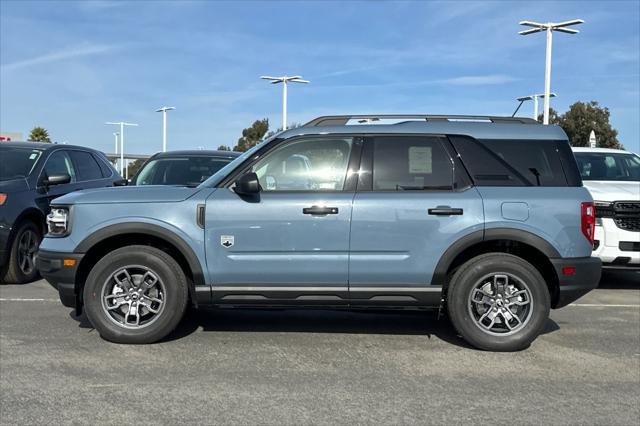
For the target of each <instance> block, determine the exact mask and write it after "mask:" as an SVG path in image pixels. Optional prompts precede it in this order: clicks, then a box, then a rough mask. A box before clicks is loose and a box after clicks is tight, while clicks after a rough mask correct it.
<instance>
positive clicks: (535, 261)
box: [432, 228, 561, 306]
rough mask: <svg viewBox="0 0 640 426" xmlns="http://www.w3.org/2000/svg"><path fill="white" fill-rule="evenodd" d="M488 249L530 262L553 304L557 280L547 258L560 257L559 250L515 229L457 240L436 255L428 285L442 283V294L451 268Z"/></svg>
mask: <svg viewBox="0 0 640 426" xmlns="http://www.w3.org/2000/svg"><path fill="white" fill-rule="evenodd" d="M491 252H497V253H510V254H513V255H516V256H518V257H521V258H522V259H524V260H526V261H528V262H530V263H531V264H532V265H533V266H534V267H535V268H536V269H537V270H538V271H539V272H540V273H541V274H542V276H543V278H544V279H545V281H546V283H547V287H548V289H549V294H550V296H551V302H552V306H555V304H556V303H557V300H558V294H559V280H558V275H557V273H556V271H555V268H554V267H553V264H552V263H551V259H554V258H560V257H561V256H560V253H559V252H558V250H556V248H555V247H553V245H551V243H549V242H548V241H546V240H545V239H543V238H542V237H540V236H538V235H535V234H533V233H531V232H528V231H524V230H519V229H511V228H491V229H485V230H484V231H475V232H472V233H470V234H467V235H465V236H464V237H462V238H460V239H458V240H457V241H456V242H455V243H453V244H452V245H451V246H450V247H449V248H448V249H447V250H446V251H445V252H444V254H443V255H442V256H441V257H440V260H439V261H438V263H437V265H436V268H435V270H434V274H433V279H432V284H433V285H440V286H442V289H443V296H445V297H446V294H447V287H448V283H449V279H450V278H451V276H452V275H453V273H454V272H455V270H456V269H457V268H458V267H459V266H460V265H462V264H463V263H465V262H466V261H467V260H469V259H471V258H473V257H475V256H478V255H481V254H485V253H491Z"/></svg>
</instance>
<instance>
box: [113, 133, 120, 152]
mask: <svg viewBox="0 0 640 426" xmlns="http://www.w3.org/2000/svg"><path fill="white" fill-rule="evenodd" d="M118 136H120V133H118V132H114V133H113V137H114V139H115V148H116V150H115V151H113V152H114V153H115V154H118Z"/></svg>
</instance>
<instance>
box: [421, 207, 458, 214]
mask: <svg viewBox="0 0 640 426" xmlns="http://www.w3.org/2000/svg"><path fill="white" fill-rule="evenodd" d="M428 212H429V214H432V215H435V216H454V215H461V214H462V213H463V210H462V209H458V208H452V207H449V206H443V207H436V208H433V209H429V210H428Z"/></svg>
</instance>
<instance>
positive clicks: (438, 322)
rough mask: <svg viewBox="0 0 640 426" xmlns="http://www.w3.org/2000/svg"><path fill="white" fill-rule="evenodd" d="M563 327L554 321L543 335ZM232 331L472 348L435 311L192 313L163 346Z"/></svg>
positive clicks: (83, 320) (84, 323)
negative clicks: (397, 339) (397, 338)
mask: <svg viewBox="0 0 640 426" xmlns="http://www.w3.org/2000/svg"><path fill="white" fill-rule="evenodd" d="M70 316H71V317H72V318H73V319H75V320H76V321H78V326H79V327H81V328H88V329H92V328H93V327H92V325H91V323H90V322H89V321H88V319H87V317H86V315H85V314H82V315H80V316H78V317H76V316H75V315H74V312H73V311H72V312H71V313H70ZM559 329H560V326H559V325H558V324H557V323H556V322H555V321H553V320H552V319H549V320H548V321H547V324H546V325H545V328H544V330H543V331H542V333H541V334H548V333H553V332H555V331H557V330H559ZM198 330H202V331H204V332H233V333H339V334H383V335H410V336H426V337H427V338H429V339H431V338H432V337H436V338H438V339H440V340H443V341H445V342H447V343H450V344H453V345H456V346H459V347H463V348H466V349H473V350H475V348H473V347H472V346H470V345H469V344H467V343H466V342H465V341H464V340H463V339H462V338H461V337H460V336H459V335H458V334H457V332H456V331H455V329H454V327H453V325H452V324H451V321H449V318H448V317H447V316H446V315H444V314H443V315H441V316H440V318H438V313H437V312H436V311H398V312H394V311H371V310H367V311H363V310H358V311H349V310H321V309H306V310H304V309H291V310H285V309H283V310H279V309H241V308H236V309H224V308H222V309H221V308H200V309H189V310H188V311H187V313H186V314H185V317H184V318H183V319H182V321H181V322H180V324H178V327H176V329H175V330H174V331H173V332H172V333H170V334H169V335H168V336H167V337H165V338H164V339H162V340H161V341H160V342H158V343H162V342H170V341H175V340H180V339H183V338H185V337H187V336H189V335H191V334H193V333H194V332H196V331H198Z"/></svg>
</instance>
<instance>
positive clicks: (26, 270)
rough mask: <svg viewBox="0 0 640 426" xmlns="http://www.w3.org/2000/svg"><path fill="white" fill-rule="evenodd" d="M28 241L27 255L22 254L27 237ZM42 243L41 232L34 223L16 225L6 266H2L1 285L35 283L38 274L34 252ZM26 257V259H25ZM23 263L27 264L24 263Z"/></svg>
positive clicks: (27, 222)
mask: <svg viewBox="0 0 640 426" xmlns="http://www.w3.org/2000/svg"><path fill="white" fill-rule="evenodd" d="M29 236H30V237H31V238H32V239H29V245H30V248H28V252H29V253H28V254H25V253H24V250H23V249H24V244H25V242H26V241H25V240H26V239H28V238H27V237H29ZM40 241H42V231H41V230H40V228H39V227H38V225H36V224H35V223H33V222H31V221H26V222H23V223H21V224H20V225H18V230H17V231H16V233H15V237H14V238H13V241H12V242H11V248H10V249H9V256H8V258H7V264H6V265H5V266H4V269H3V271H2V274H1V276H0V278H1V281H2V282H3V283H8V284H23V283H28V282H31V281H35V280H36V279H37V278H38V276H39V274H38V269H37V268H36V265H35V259H34V258H33V256H34V255H35V251H37V249H38V246H39V245H40ZM25 256H28V259H25ZM25 261H26V262H27V263H25Z"/></svg>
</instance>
